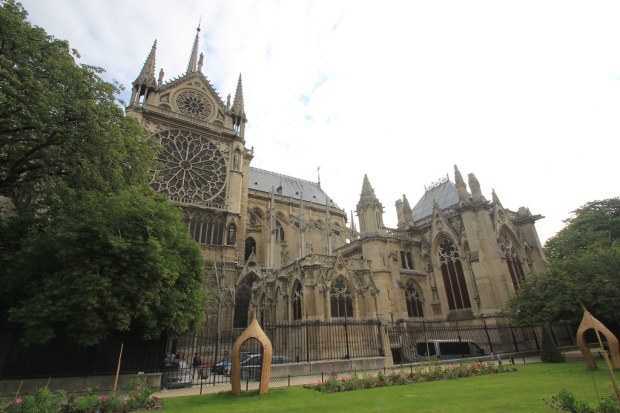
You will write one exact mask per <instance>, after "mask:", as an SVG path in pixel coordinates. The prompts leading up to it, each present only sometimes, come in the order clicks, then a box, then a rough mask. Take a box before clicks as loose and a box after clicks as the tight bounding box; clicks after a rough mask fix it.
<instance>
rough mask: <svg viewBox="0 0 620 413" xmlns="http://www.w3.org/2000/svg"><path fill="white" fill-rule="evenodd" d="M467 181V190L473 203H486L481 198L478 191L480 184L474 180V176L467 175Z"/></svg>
mask: <svg viewBox="0 0 620 413" xmlns="http://www.w3.org/2000/svg"><path fill="white" fill-rule="evenodd" d="M467 177H468V179H469V189H471V198H472V201H473V202H474V203H477V202H482V201H486V200H485V199H484V196H482V191H481V190H480V183H479V182H478V179H476V175H474V174H473V173H470V174H469V175H467Z"/></svg>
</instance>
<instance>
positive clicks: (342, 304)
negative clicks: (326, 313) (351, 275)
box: [329, 276, 353, 318]
mask: <svg viewBox="0 0 620 413" xmlns="http://www.w3.org/2000/svg"><path fill="white" fill-rule="evenodd" d="M329 302H330V307H331V316H332V317H345V318H346V317H353V296H352V295H351V289H350V288H349V285H348V283H347V282H346V280H345V279H344V277H342V276H340V277H338V278H336V279H335V280H334V282H333V283H332V285H331V287H330V289H329Z"/></svg>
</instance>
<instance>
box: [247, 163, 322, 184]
mask: <svg viewBox="0 0 620 413" xmlns="http://www.w3.org/2000/svg"><path fill="white" fill-rule="evenodd" d="M250 169H256V170H257V171H262V172H268V173H270V174H274V175H278V176H281V177H284V178H290V179H294V180H296V181H303V182H307V183H309V184H314V185H318V184H319V183H318V182H312V181H308V180H307V179H303V178H296V177H294V176H291V175H285V174H281V173H279V172H273V171H268V170H266V169H262V168H257V167H255V166H250Z"/></svg>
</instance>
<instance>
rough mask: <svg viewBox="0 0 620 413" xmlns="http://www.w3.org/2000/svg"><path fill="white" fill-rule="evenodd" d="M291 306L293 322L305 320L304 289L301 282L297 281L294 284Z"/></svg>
mask: <svg viewBox="0 0 620 413" xmlns="http://www.w3.org/2000/svg"><path fill="white" fill-rule="evenodd" d="M291 297H292V300H291V306H292V307H293V308H292V315H293V321H295V320H301V319H302V318H303V297H304V287H303V285H302V284H301V281H299V280H295V282H294V283H293V289H292V292H291Z"/></svg>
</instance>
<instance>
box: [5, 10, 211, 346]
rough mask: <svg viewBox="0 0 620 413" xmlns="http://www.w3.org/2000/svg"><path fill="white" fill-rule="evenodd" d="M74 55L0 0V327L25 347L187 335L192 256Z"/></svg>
mask: <svg viewBox="0 0 620 413" xmlns="http://www.w3.org/2000/svg"><path fill="white" fill-rule="evenodd" d="M76 58H77V52H75V51H72V50H71V49H70V48H69V45H68V44H67V43H66V42H64V41H61V40H57V39H55V38H53V37H51V36H49V35H47V34H46V33H45V31H44V30H43V29H42V28H39V27H32V26H31V25H30V23H28V21H27V13H26V11H25V10H24V9H23V7H22V6H21V5H20V4H18V3H15V2H14V1H13V0H6V1H0V196H2V197H3V199H4V200H6V199H10V200H12V202H13V204H14V205H15V212H14V213H13V214H12V216H11V217H10V218H6V217H5V218H2V215H0V322H2V323H8V324H9V325H12V326H13V327H15V328H18V329H19V330H20V331H21V333H22V337H23V341H24V342H25V343H43V342H46V341H48V340H50V339H52V338H53V337H56V336H59V335H62V336H66V337H69V338H71V339H73V340H74V341H76V342H78V343H80V344H84V345H90V344H95V343H97V342H99V341H100V340H101V339H102V338H104V337H105V336H106V335H108V334H110V333H111V332H116V331H120V332H126V331H130V330H131V331H133V332H139V333H140V334H142V335H143V336H144V337H145V338H154V337H157V336H159V335H160V334H161V333H164V332H165V333H170V334H181V333H183V332H186V331H188V330H191V329H195V328H196V327H198V326H199V325H200V323H201V322H202V320H203V318H204V305H205V290H204V262H203V257H202V252H201V249H200V247H199V246H198V245H197V244H196V243H195V242H194V241H193V240H192V239H191V238H190V237H189V235H188V233H187V228H186V226H185V225H184V224H183V220H182V216H181V212H180V210H179V208H177V207H175V206H174V205H172V204H171V203H169V202H167V201H166V200H165V199H164V198H163V197H161V196H160V195H158V194H157V193H156V192H155V191H153V190H152V188H150V187H149V186H148V179H149V176H150V172H149V171H150V170H151V169H152V167H153V159H154V158H155V157H154V154H155V153H156V152H155V151H156V149H157V147H156V145H155V143H154V142H151V141H150V139H149V138H148V136H147V134H146V133H145V131H144V130H143V129H142V128H141V127H140V126H139V125H138V124H137V123H136V122H135V121H134V120H132V119H129V118H127V117H125V116H124V113H123V111H122V109H121V108H120V106H119V102H118V101H117V99H116V97H115V96H116V94H117V93H118V92H119V89H118V88H117V87H116V86H115V85H113V84H110V83H107V82H105V81H103V80H102V79H101V78H100V77H99V74H100V73H101V70H100V69H97V68H94V67H90V66H87V65H82V64H78V63H77V62H76Z"/></svg>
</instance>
